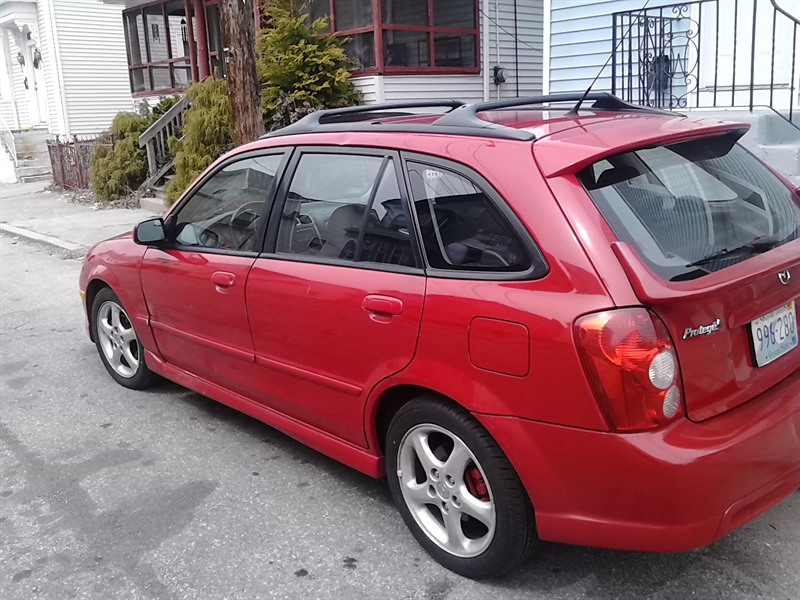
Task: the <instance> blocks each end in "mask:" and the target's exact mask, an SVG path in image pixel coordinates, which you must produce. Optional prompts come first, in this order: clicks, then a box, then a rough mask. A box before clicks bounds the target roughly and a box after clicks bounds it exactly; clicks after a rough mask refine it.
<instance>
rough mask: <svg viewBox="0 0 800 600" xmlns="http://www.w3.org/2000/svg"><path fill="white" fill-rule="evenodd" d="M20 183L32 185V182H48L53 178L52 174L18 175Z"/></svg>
mask: <svg viewBox="0 0 800 600" xmlns="http://www.w3.org/2000/svg"><path fill="white" fill-rule="evenodd" d="M18 178H19V182H20V183H32V182H34V181H50V180H51V179H52V178H53V175H52V173H49V172H48V173H40V174H38V175H18Z"/></svg>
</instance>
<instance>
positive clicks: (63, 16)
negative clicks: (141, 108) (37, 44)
mask: <svg viewBox="0 0 800 600" xmlns="http://www.w3.org/2000/svg"><path fill="white" fill-rule="evenodd" d="M39 1H40V2H51V3H52V8H53V13H54V23H55V36H56V38H57V45H56V48H57V51H58V54H59V63H60V68H61V80H62V87H63V97H64V103H65V107H66V110H65V112H66V115H65V116H66V119H65V123H59V128H60V130H55V131H53V133H60V134H69V135H92V134H97V133H100V132H101V131H103V130H106V129H108V128H109V127H110V125H111V121H112V120H113V119H114V116H115V115H116V114H117V113H118V112H120V111H126V110H133V101H132V99H131V90H130V83H129V80H128V60H127V54H126V49H125V34H124V32H123V22H122V10H123V7H122V6H117V5H110V4H103V3H101V2H100V1H99V0H39ZM56 66H57V67H58V66H59V65H56Z"/></svg>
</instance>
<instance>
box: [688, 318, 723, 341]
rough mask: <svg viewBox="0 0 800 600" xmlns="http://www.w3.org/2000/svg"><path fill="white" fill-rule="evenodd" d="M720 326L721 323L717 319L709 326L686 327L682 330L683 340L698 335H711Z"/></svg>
mask: <svg viewBox="0 0 800 600" xmlns="http://www.w3.org/2000/svg"><path fill="white" fill-rule="evenodd" d="M720 325H722V321H720V320H719V319H717V320H716V321H714V322H713V323H711V325H700V326H699V327H695V328H692V327H687V328H686V329H684V330H683V339H685V340H688V339H689V338H693V337H697V336H699V335H711V334H712V333H714V332H715V331H719V327H720Z"/></svg>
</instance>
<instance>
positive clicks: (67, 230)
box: [0, 181, 154, 255]
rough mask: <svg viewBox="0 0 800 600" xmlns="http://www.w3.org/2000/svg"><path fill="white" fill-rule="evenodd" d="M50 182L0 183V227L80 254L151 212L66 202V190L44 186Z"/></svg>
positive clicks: (150, 214) (5, 230) (149, 214)
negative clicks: (60, 190) (55, 189)
mask: <svg viewBox="0 0 800 600" xmlns="http://www.w3.org/2000/svg"><path fill="white" fill-rule="evenodd" d="M48 184H49V182H41V181H40V182H36V183H17V184H13V185H3V186H0V231H2V232H3V233H9V234H11V235H21V236H31V235H32V236H34V237H36V238H37V239H40V240H42V241H44V242H45V243H50V244H56V245H60V246H62V247H63V248H64V249H66V250H70V251H73V253H74V254H75V255H82V251H84V250H85V249H86V248H88V247H89V246H91V245H92V244H94V243H95V242H98V241H100V240H103V239H106V238H109V237H111V236H114V235H117V234H119V233H124V232H126V231H130V230H131V228H132V227H133V225H135V224H136V223H138V222H139V221H142V220H144V219H147V218H149V217H151V216H154V214H153V213H152V212H151V211H148V210H141V209H136V210H129V209H128V210H126V209H109V210H95V209H94V208H93V207H92V206H87V205H85V204H76V203H72V202H68V201H67V200H66V199H67V198H68V197H69V194H68V193H56V192H49V191H46V190H45V187H46V186H47V185H48Z"/></svg>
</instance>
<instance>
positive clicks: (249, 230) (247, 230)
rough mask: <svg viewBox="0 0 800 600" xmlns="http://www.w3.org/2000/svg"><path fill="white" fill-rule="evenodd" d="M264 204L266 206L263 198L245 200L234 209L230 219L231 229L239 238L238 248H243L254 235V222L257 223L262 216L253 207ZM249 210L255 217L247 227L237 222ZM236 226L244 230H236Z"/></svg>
mask: <svg viewBox="0 0 800 600" xmlns="http://www.w3.org/2000/svg"><path fill="white" fill-rule="evenodd" d="M262 206H264V202H263V200H252V201H250V202H245V203H244V204H242V205H241V206H240V207H239V208H237V209H236V210H235V211H233V214H232V215H231V220H230V229H231V234H232V236H234V237H236V238H238V240H237V241H238V244H237V248H236V249H237V250H241V249H242V248H243V247H244V245H245V244H246V243H247V242H248V240H250V238H251V237H252V236H253V223H255V222H256V221H257V220H258V217H259V216H260V211H257V210H251V209H259V208H261V207H262ZM248 211H249V212H250V213H251V214H252V215H253V217H252V218H251V219H250V220H249V221H248V222H247V225H246V226H245V227H240V226H239V225H238V224H237V221H238V220H239V219H240V218H241V217H242V216H243V215H244V214H245V213H246V212H248ZM234 228H236V229H241V230H243V231H241V232H234Z"/></svg>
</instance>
